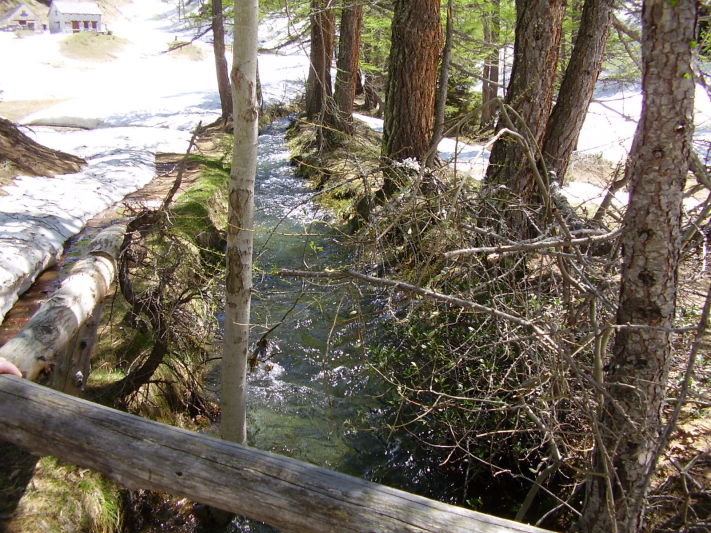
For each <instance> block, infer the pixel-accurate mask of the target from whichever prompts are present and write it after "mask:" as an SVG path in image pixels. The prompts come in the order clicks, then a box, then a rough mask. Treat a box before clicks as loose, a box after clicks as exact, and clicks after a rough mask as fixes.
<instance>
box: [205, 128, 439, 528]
mask: <svg viewBox="0 0 711 533" xmlns="http://www.w3.org/2000/svg"><path fill="white" fill-rule="evenodd" d="M288 124H289V119H281V120H277V121H276V122H274V123H273V124H271V125H270V126H268V127H267V128H266V129H265V130H263V131H262V132H261V135H260V137H259V163H258V168H257V182H256V187H255V203H256V206H255V207H256V214H255V227H256V233H255V246H254V250H255V272H254V291H255V292H254V295H253V298H252V324H253V329H252V341H253V342H255V343H256V342H257V341H258V340H259V339H260V338H261V336H262V335H263V334H264V333H265V332H268V331H269V330H270V328H272V327H273V326H275V325H276V324H280V325H278V326H277V327H275V328H274V329H273V330H272V331H270V332H269V333H268V334H267V338H268V344H267V348H266V351H265V352H264V353H263V354H262V356H261V357H262V359H263V361H262V362H260V363H259V364H258V365H257V367H256V368H255V369H254V370H253V371H252V372H251V373H250V374H249V375H248V407H247V409H248V412H247V416H248V420H247V423H248V444H249V445H250V446H253V447H255V448H259V449H261V450H267V451H271V452H274V453H278V454H282V455H287V456H290V457H294V458H296V459H300V460H304V461H307V462H309V463H313V464H316V465H319V466H323V467H326V468H329V469H333V470H338V471H340V472H344V473H347V474H351V475H354V476H358V477H363V478H367V479H373V480H376V481H379V482H384V483H386V484H389V485H392V486H398V487H400V488H405V489H406V490H411V491H413V490H416V491H417V492H420V493H424V494H427V493H430V494H432V493H433V492H434V493H435V494H436V493H437V492H438V491H439V490H440V489H442V488H443V485H444V484H446V481H445V480H437V479H435V477H436V476H435V475H434V473H433V467H434V464H432V459H431V458H429V457H428V454H427V453H426V451H424V450H422V449H421V445H420V446H416V445H415V444H414V442H413V441H412V440H411V439H408V438H407V436H406V435H398V434H393V435H388V434H387V433H386V432H385V431H382V430H380V429H379V430H372V431H371V430H366V429H365V428H364V427H363V425H362V424H363V423H364V422H365V423H368V424H370V425H372V426H376V427H377V426H383V425H384V424H385V423H386V419H385V418H384V417H383V416H382V413H383V412H384V411H383V409H384V407H383V405H382V404H381V402H380V401H379V399H378V395H379V393H382V392H383V390H384V384H383V382H382V381H381V380H379V379H376V378H375V377H374V374H373V372H370V371H368V368H367V365H368V358H369V347H370V346H373V345H374V344H375V343H376V342H377V341H378V339H379V337H380V336H381V335H382V333H383V332H382V319H381V318H377V317H378V316H379V315H378V314H377V313H374V312H373V311H374V310H376V309H377V308H378V307H380V306H379V305H378V303H379V302H381V299H380V296H379V295H378V294H377V293H376V292H374V291H373V289H371V288H369V287H363V286H360V287H357V286H355V285H352V284H342V285H338V286H337V285H327V284H325V283H323V282H320V281H316V280H310V279H304V278H285V277H282V276H278V275H275V271H276V270H277V269H278V270H281V269H300V270H322V269H324V268H327V267H328V268H338V267H341V266H344V265H346V264H348V262H349V258H350V257H351V254H353V253H354V251H353V250H352V249H350V248H349V247H348V246H347V245H344V244H343V243H342V240H341V239H340V235H339V234H338V232H337V231H336V230H334V229H332V228H331V227H330V226H329V224H328V223H327V222H326V221H325V220H326V219H327V214H326V213H323V212H320V211H319V210H318V208H317V206H316V204H315V203H314V202H313V201H311V197H312V195H313V191H312V190H310V189H309V188H308V187H307V183H306V182H305V181H303V180H302V179H299V178H297V177H296V176H295V175H294V169H293V167H291V166H290V164H289V153H288V149H287V146H286V143H285V139H284V134H285V131H286V128H287V126H288ZM381 340H382V339H381ZM217 379H218V378H216V379H215V382H214V383H213V386H215V387H217ZM418 489H419V490H418ZM440 494H441V493H440ZM233 528H234V529H233V531H242V532H248V531H259V532H269V531H275V530H274V529H272V528H269V527H267V526H264V525H261V524H254V523H252V522H249V521H244V522H239V523H238V522H237V521H235V522H234V523H233Z"/></svg>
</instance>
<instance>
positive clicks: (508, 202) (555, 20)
mask: <svg viewBox="0 0 711 533" xmlns="http://www.w3.org/2000/svg"><path fill="white" fill-rule="evenodd" d="M564 13H565V1H564V0H517V1H516V39H515V42H514V62H513V68H512V71H511V80H510V82H509V87H508V91H507V94H506V99H505V103H506V104H507V105H508V106H510V107H511V108H512V109H513V110H514V111H515V112H516V114H518V116H519V117H520V118H521V120H522V121H523V124H519V123H516V124H514V126H515V127H516V129H517V130H518V132H519V133H520V134H522V135H524V136H525V137H526V138H527V140H528V143H529V146H530V149H531V150H533V151H534V153H536V152H537V150H538V149H539V147H540V144H541V142H542V140H543V134H544V132H545V128H546V124H547V122H548V117H549V115H550V111H551V106H552V103H553V89H554V86H555V80H556V74H557V65H558V52H559V48H560V38H561V34H562V23H563V14H564ZM504 127H508V125H507V124H506V122H505V120H504V118H503V117H499V122H498V124H497V130H501V129H502V128H504ZM484 183H485V185H486V186H487V187H488V188H489V189H490V190H492V191H495V192H496V193H497V194H498V192H497V191H504V190H503V189H500V188H499V186H500V185H505V186H506V187H507V189H506V190H505V191H504V192H505V193H506V194H505V197H504V198H501V199H500V201H499V202H497V203H501V204H502V207H503V208H504V209H505V210H506V213H507V217H508V220H506V221H505V222H506V223H507V224H508V225H509V229H510V230H511V231H512V232H513V233H514V234H517V235H519V236H521V237H525V236H526V235H527V234H528V233H529V223H528V219H527V216H526V215H525V214H524V212H523V209H525V208H526V207H527V206H531V205H533V204H534V203H540V201H539V202H535V200H536V192H537V190H536V181H535V179H534V171H533V169H532V168H531V164H530V162H529V160H528V158H527V156H526V151H525V149H524V147H523V146H522V145H521V144H520V142H519V141H518V140H515V139H513V138H511V137H510V136H508V135H504V136H502V137H500V138H499V139H498V140H497V141H496V142H495V143H494V146H493V148H492V151H491V157H490V158H489V166H488V167H487V171H486V177H485V178H484ZM494 216H495V217H497V220H499V219H498V217H499V214H498V213H495V214H494ZM499 221H500V220H499ZM497 223H498V222H497Z"/></svg>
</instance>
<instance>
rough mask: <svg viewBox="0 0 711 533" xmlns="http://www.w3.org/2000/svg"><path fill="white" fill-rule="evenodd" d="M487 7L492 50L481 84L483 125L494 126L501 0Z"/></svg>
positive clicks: (488, 40) (486, 27)
mask: <svg viewBox="0 0 711 533" xmlns="http://www.w3.org/2000/svg"><path fill="white" fill-rule="evenodd" d="M485 9H488V10H490V11H489V12H487V13H486V14H485V15H484V20H483V21H482V22H483V24H484V40H485V41H486V44H487V46H489V47H490V48H491V52H489V55H488V56H487V57H486V60H485V61H484V71H483V76H482V77H483V80H482V84H481V127H482V128H485V129H488V128H493V127H494V125H495V121H496V109H497V108H496V105H494V103H493V102H492V100H493V99H494V98H496V97H497V96H498V95H499V33H500V30H501V0H493V1H492V2H491V5H489V6H486V8H485Z"/></svg>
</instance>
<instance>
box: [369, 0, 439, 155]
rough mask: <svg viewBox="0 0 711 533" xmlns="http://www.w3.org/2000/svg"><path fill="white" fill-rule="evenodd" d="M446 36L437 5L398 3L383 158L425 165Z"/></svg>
mask: <svg viewBox="0 0 711 533" xmlns="http://www.w3.org/2000/svg"><path fill="white" fill-rule="evenodd" d="M442 44H443V36H442V22H441V20H440V5H439V0H397V1H396V2H395V14H394V16H393V22H392V45H391V49H390V60H389V68H388V72H389V77H388V85H387V90H386V95H385V124H384V129H383V156H384V157H385V158H387V159H390V160H394V161H402V160H404V159H407V158H410V157H411V158H414V159H416V160H418V161H420V162H424V159H425V156H426V155H427V151H428V149H429V146H430V141H431V140H432V133H433V131H434V112H435V94H436V90H437V66H438V64H439V59H440V53H441V51H442Z"/></svg>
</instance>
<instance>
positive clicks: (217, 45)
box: [212, 0, 232, 121]
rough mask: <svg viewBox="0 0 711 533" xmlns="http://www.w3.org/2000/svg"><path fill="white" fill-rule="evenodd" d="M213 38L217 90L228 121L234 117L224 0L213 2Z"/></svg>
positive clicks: (214, 0) (223, 117)
mask: <svg viewBox="0 0 711 533" xmlns="http://www.w3.org/2000/svg"><path fill="white" fill-rule="evenodd" d="M212 38H213V44H212V47H213V50H214V53H215V70H216V72H217V89H218V91H219V93H220V105H221V106H222V119H223V120H225V121H227V120H228V119H229V118H230V117H231V116H232V89H231V88H230V76H229V69H228V67H227V58H226V57H225V25H224V19H223V14H222V0H212Z"/></svg>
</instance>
